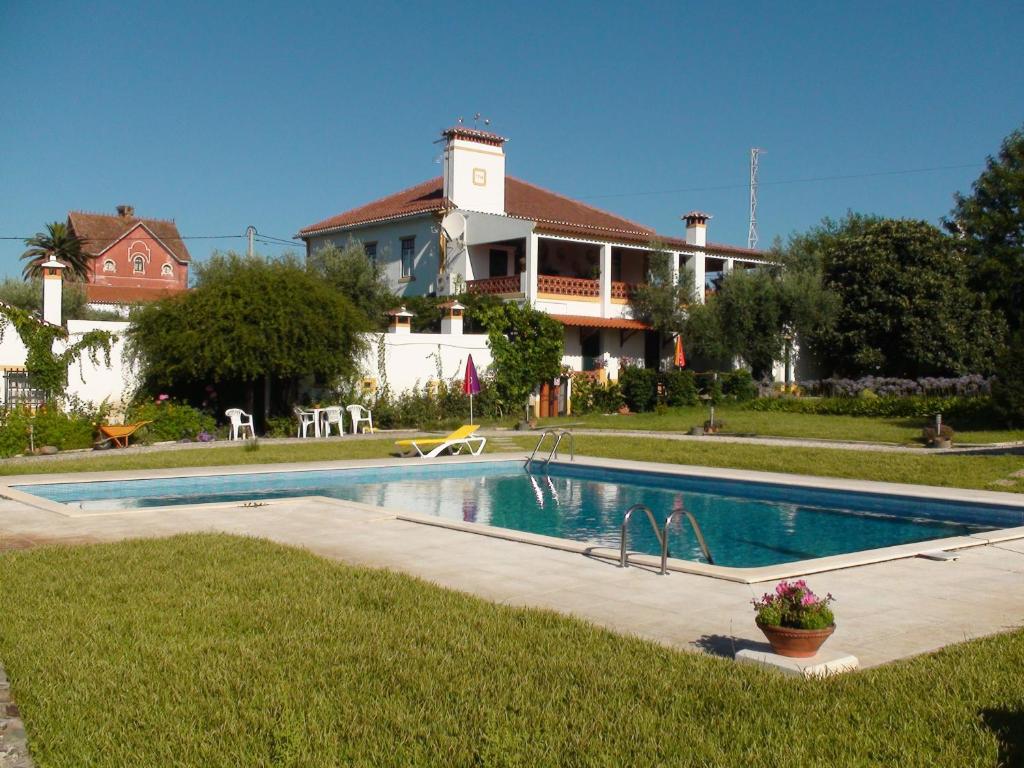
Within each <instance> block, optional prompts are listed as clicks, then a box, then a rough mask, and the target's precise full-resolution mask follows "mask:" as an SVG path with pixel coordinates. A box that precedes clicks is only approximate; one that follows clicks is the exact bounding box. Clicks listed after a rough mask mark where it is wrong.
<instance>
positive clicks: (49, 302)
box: [42, 256, 67, 325]
mask: <svg viewBox="0 0 1024 768" xmlns="http://www.w3.org/2000/svg"><path fill="white" fill-rule="evenodd" d="M42 266H43V321H44V322H47V323H50V324H51V325H60V324H61V316H60V314H61V309H60V304H61V299H62V298H63V297H62V296H61V294H62V293H63V292H64V276H63V275H62V274H61V273H62V272H64V270H65V269H67V267H65V266H64V265H63V264H61V263H60V262H59V261H57V260H56V259H55V258H53V256H51V257H50V258H49V259H48V260H47V261H45V262H44V263H43V265H42Z"/></svg>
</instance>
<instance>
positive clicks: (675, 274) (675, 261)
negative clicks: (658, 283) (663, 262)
mask: <svg viewBox="0 0 1024 768" xmlns="http://www.w3.org/2000/svg"><path fill="white" fill-rule="evenodd" d="M679 255H680V254H679V252H678V251H672V252H670V253H669V256H670V257H671V258H672V262H671V264H670V268H671V270H672V285H679Z"/></svg>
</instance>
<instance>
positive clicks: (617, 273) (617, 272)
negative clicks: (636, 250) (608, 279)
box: [612, 251, 622, 282]
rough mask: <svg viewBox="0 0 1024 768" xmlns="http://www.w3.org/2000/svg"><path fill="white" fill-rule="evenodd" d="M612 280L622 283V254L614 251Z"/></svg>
mask: <svg viewBox="0 0 1024 768" xmlns="http://www.w3.org/2000/svg"><path fill="white" fill-rule="evenodd" d="M612 280H614V281H616V282H622V253H621V251H620V252H619V253H616V252H615V251H612Z"/></svg>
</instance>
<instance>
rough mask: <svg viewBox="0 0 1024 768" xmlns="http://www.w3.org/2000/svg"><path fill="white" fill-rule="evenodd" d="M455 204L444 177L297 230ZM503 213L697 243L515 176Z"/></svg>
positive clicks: (645, 239) (575, 228) (572, 229)
mask: <svg viewBox="0 0 1024 768" xmlns="http://www.w3.org/2000/svg"><path fill="white" fill-rule="evenodd" d="M453 208H455V206H454V205H453V204H452V203H451V201H449V200H448V199H447V198H445V197H444V181H443V179H442V177H440V176H438V177H436V178H433V179H430V180H429V181H425V182H423V183H422V184H417V185H416V186H414V187H409V188H408V189H403V190H402V191H401V192H397V193H395V194H393V195H388V196H387V197H382V198H380V199H379V200H374V201H373V202H372V203H367V204H366V205H363V206H360V207H359V208H353V209H352V210H350V211H346V212H345V213H340V214H338V215H337V216H332V217H331V218H329V219H324V220H323V221H319V222H317V223H316V224H310V225H309V226H308V227H303V228H302V229H301V230H299V236H300V237H308V236H310V235H316V234H321V233H323V232H330V231H333V230H338V229H344V228H346V227H353V226H356V225H359V224H372V223H376V222H380V221H388V220H391V219H399V218H403V217H405V216H414V215H421V214H424V213H432V212H438V213H439V212H441V211H447V210H451V209H453ZM505 213H506V215H508V216H512V217H515V218H519V219H529V220H531V221H536V222H537V227H536V229H537V231H538V232H546V233H549V234H565V235H575V236H578V237H589V238H594V239H601V240H611V241H617V242H629V243H638V244H647V243H649V242H650V241H651V240H653V239H658V240H661V241H663V242H664V243H665V244H666V245H668V246H670V247H674V248H693V247H695V246H687V244H686V240H685V239H680V238H676V237H666V236H664V235H659V234H658V233H657V232H655V231H654V230H653V229H651V228H650V227H646V226H644V225H643V224H638V223H637V222H635V221H630V220H629V219H624V218H622V217H621V216H616V215H615V214H613V213H608V212H607V211H603V210H601V209H600V208H595V207H594V206H592V205H587V204H586V203H582V202H580V201H579V200H573V199H572V198H570V197H565V196H564V195H559V194H557V193H555V192H551V191H549V190H546V189H543V188H541V187H538V186H535V185H533V184H530V183H528V182H525V181H521V180H519V179H516V178H514V177H512V176H506V177H505ZM703 250H705V251H721V252H724V253H736V254H743V255H748V256H752V257H755V258H758V257H763V256H764V253H763V252H762V251H757V250H751V249H749V248H737V247H735V246H731V245H719V244H716V243H708V244H707V245H706V246H705V247H704V249H703Z"/></svg>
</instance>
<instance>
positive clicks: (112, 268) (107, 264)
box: [103, 259, 117, 272]
mask: <svg viewBox="0 0 1024 768" xmlns="http://www.w3.org/2000/svg"><path fill="white" fill-rule="evenodd" d="M103 271H104V272H117V264H115V263H114V260H113V259H107V260H106V261H104V262H103Z"/></svg>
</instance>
